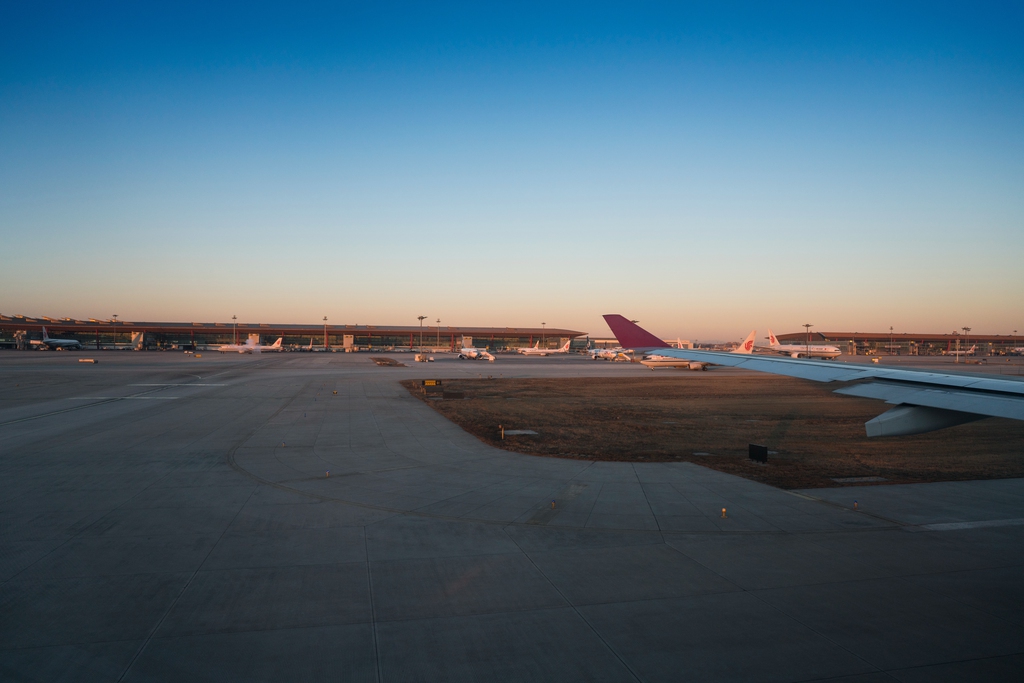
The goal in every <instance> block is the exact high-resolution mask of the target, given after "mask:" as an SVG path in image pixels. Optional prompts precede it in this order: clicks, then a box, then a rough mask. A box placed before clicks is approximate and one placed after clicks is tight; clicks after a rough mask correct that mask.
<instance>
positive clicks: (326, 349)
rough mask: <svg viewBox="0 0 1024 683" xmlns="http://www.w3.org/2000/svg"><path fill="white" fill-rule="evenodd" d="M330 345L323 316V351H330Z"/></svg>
mask: <svg viewBox="0 0 1024 683" xmlns="http://www.w3.org/2000/svg"><path fill="white" fill-rule="evenodd" d="M330 350H331V345H330V344H329V343H328V341H327V316H326V315H325V316H324V351H330Z"/></svg>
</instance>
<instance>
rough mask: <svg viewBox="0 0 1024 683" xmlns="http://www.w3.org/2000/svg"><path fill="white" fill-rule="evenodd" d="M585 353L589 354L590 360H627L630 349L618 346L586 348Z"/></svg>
mask: <svg viewBox="0 0 1024 683" xmlns="http://www.w3.org/2000/svg"><path fill="white" fill-rule="evenodd" d="M587 353H589V354H590V359H591V360H619V359H620V358H625V359H626V360H629V353H630V351H629V349H624V348H622V347H621V346H619V347H616V348H614V349H587Z"/></svg>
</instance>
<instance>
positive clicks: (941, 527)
mask: <svg viewBox="0 0 1024 683" xmlns="http://www.w3.org/2000/svg"><path fill="white" fill-rule="evenodd" d="M1021 525H1024V518H1019V519H989V520H986V521H984V522H947V523H945V524H922V525H921V528H922V529H927V530H928V531H958V530H960V529H982V528H984V527H991V526H1021Z"/></svg>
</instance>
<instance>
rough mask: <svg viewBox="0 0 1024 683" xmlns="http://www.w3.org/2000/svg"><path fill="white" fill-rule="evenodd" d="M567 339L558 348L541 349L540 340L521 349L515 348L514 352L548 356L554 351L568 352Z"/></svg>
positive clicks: (525, 354) (524, 354) (554, 352)
mask: <svg viewBox="0 0 1024 683" xmlns="http://www.w3.org/2000/svg"><path fill="white" fill-rule="evenodd" d="M569 343H570V342H569V341H568V340H567V341H566V342H565V343H564V344H562V346H561V347H560V348H557V349H542V348H540V342H537V343H536V344H534V345H533V346H527V347H524V348H521V349H516V353H518V354H521V355H523V356H550V355H552V354H556V353H569Z"/></svg>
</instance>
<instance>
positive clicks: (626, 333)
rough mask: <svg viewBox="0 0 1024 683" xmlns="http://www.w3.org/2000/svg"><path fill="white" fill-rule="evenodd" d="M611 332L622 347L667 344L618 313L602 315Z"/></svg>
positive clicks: (652, 346)
mask: <svg viewBox="0 0 1024 683" xmlns="http://www.w3.org/2000/svg"><path fill="white" fill-rule="evenodd" d="M604 321H605V322H606V323H608V327H609V328H611V331H612V334H614V335H615V338H616V339H618V340H619V344H620V345H621V346H622V348H624V349H664V348H668V344H666V343H665V342H663V341H662V340H660V339H658V338H657V337H655V336H654V335H653V334H651V333H650V332H648V331H647V330H645V329H644V328H642V327H640V326H639V325H637V324H636V323H633V322H630V321H629V320H626V319H625V318H623V317H622V316H621V315H618V314H611V313H610V314H608V315H606V316H604Z"/></svg>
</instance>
